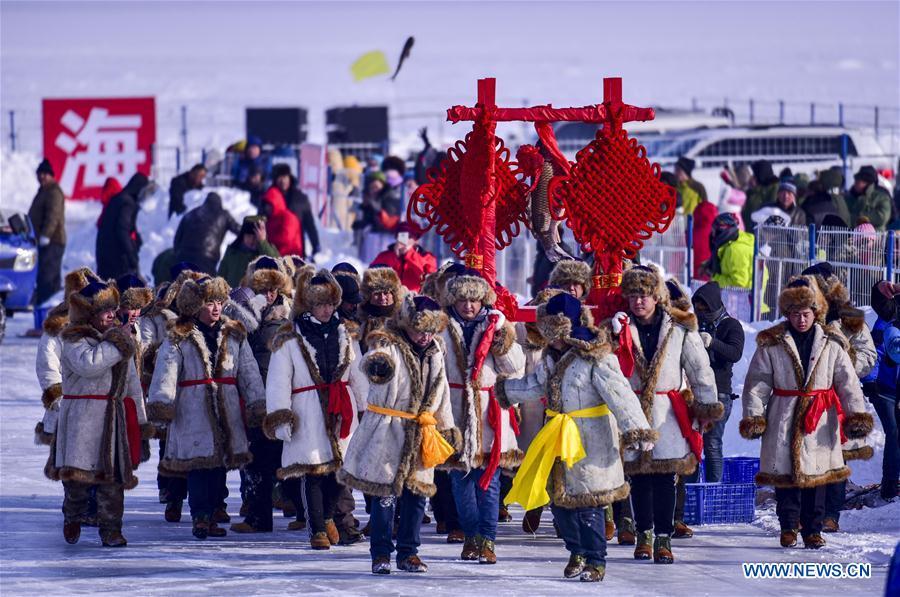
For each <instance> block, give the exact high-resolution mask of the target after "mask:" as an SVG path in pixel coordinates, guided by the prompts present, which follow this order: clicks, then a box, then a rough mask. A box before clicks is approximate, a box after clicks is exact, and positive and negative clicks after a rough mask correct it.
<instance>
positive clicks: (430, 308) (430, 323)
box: [394, 293, 448, 334]
mask: <svg viewBox="0 0 900 597" xmlns="http://www.w3.org/2000/svg"><path fill="white" fill-rule="evenodd" d="M394 317H395V319H396V321H397V326H398V327H400V328H403V329H405V330H411V331H416V332H422V333H431V334H439V333H441V332H442V331H444V328H446V327H447V322H448V319H447V314H446V313H445V312H444V311H443V310H442V309H441V306H440V305H439V304H438V303H437V302H436V301H435V300H434V299H432V298H431V297H428V296H425V295H413V294H412V293H410V294H407V295H406V297H405V298H404V299H403V304H402V305H401V306H400V310H399V311H398V312H397V314H396V315H395V316H394Z"/></svg>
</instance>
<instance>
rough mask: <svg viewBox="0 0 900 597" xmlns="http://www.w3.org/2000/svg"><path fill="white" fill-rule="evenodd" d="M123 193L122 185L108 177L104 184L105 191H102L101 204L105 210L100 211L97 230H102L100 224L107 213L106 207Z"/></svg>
mask: <svg viewBox="0 0 900 597" xmlns="http://www.w3.org/2000/svg"><path fill="white" fill-rule="evenodd" d="M121 192H122V185H121V183H119V181H118V180H116V179H115V178H113V177H112V176H109V177H107V179H106V182H104V183H103V189H102V190H101V191H100V204H101V205H103V208H102V209H101V210H100V216H99V217H98V218H97V228H100V222H102V221H103V214H104V213H106V206H107V205H109V200H110V199H112V198H113V197H115V196H116V195H118V194H119V193H121Z"/></svg>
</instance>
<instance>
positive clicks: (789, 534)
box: [781, 529, 797, 547]
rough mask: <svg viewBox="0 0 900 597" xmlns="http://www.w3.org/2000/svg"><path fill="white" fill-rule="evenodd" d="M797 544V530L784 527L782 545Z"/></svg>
mask: <svg viewBox="0 0 900 597" xmlns="http://www.w3.org/2000/svg"><path fill="white" fill-rule="evenodd" d="M796 545H797V530H796V529H782V530H781V546H782V547H794V546H796Z"/></svg>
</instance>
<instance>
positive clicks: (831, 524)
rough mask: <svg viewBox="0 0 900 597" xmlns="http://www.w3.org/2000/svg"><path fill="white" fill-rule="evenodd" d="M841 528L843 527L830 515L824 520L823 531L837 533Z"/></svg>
mask: <svg viewBox="0 0 900 597" xmlns="http://www.w3.org/2000/svg"><path fill="white" fill-rule="evenodd" d="M839 530H841V527H840V525H838V521H836V520H835V519H833V518H831V517H829V518H826V519H825V520H823V521H822V532H823V533H837V532H838V531H839Z"/></svg>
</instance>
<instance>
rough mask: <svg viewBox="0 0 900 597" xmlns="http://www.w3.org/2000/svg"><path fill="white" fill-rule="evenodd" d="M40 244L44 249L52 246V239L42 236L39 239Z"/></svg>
mask: <svg viewBox="0 0 900 597" xmlns="http://www.w3.org/2000/svg"><path fill="white" fill-rule="evenodd" d="M38 244H39V245H40V246H42V247H46V246H47V245H49V244H50V237H47V236H41V237H40V238H38Z"/></svg>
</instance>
